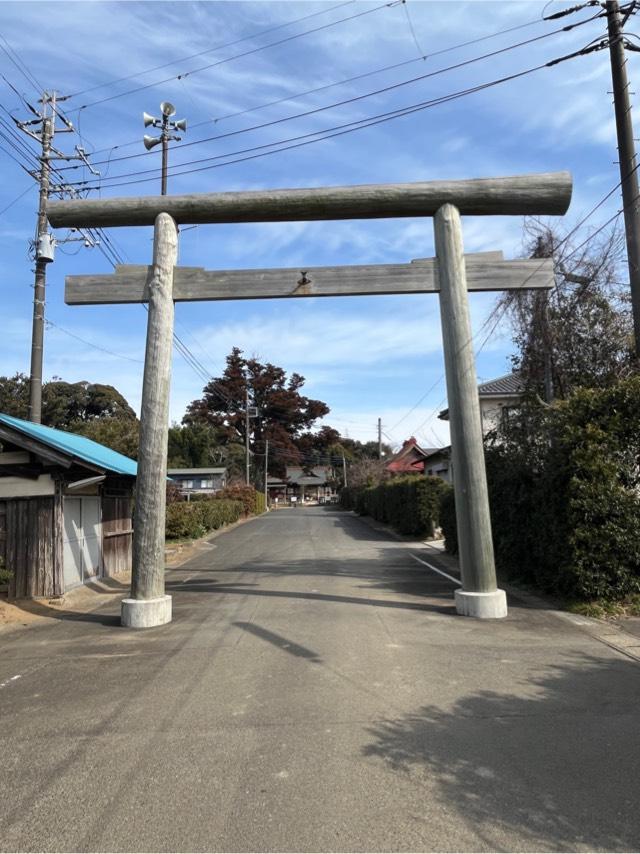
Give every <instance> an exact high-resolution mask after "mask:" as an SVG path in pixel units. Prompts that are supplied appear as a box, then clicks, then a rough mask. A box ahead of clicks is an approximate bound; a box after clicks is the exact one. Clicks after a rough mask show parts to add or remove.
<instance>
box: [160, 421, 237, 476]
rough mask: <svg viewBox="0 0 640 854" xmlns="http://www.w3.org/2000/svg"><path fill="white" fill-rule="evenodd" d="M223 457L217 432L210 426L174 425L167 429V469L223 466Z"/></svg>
mask: <svg viewBox="0 0 640 854" xmlns="http://www.w3.org/2000/svg"><path fill="white" fill-rule="evenodd" d="M224 457H225V452H224V448H223V447H222V445H221V444H220V439H219V431H218V430H217V429H216V428H215V427H212V426H211V425H210V424H201V423H193V424H183V425H179V424H174V425H172V426H171V427H170V428H169V448H168V465H169V468H180V467H183V468H202V467H204V466H210V465H214V464H215V465H223V464H224Z"/></svg>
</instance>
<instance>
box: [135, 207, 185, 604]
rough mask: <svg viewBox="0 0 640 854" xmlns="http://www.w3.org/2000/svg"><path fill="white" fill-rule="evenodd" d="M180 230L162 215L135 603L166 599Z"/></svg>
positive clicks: (152, 287) (143, 418)
mask: <svg viewBox="0 0 640 854" xmlns="http://www.w3.org/2000/svg"><path fill="white" fill-rule="evenodd" d="M177 254H178V231H177V228H176V224H175V222H174V221H173V220H172V219H171V217H170V216H168V215H167V214H166V213H161V214H159V215H158V218H157V220H156V224H155V236H154V243H153V275H152V277H151V281H150V283H149V318H148V321H147V346H146V352H145V360H144V377H143V381H142V402H141V407H140V453H139V455H138V476H137V480H136V518H135V526H134V534H133V572H132V575H131V598H132V599H156V598H159V597H160V596H163V595H164V527H165V512H166V480H167V437H168V432H169V388H170V385H171V357H172V345H173V317H174V308H173V294H172V288H173V271H174V265H175V263H176V258H177Z"/></svg>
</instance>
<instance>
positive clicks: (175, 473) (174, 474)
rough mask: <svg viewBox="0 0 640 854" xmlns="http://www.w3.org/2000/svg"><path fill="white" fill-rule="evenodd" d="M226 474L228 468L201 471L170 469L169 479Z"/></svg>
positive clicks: (203, 469)
mask: <svg viewBox="0 0 640 854" xmlns="http://www.w3.org/2000/svg"><path fill="white" fill-rule="evenodd" d="M225 472H226V468H225V467H224V466H222V467H220V466H218V467H215V466H209V468H199V469H169V470H168V471H167V474H168V475H169V477H178V476H180V477H190V476H191V475H193V476H194V477H199V476H200V475H205V474H224V473H225Z"/></svg>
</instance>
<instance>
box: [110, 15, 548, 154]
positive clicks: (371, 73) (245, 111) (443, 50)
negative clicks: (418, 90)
mask: <svg viewBox="0 0 640 854" xmlns="http://www.w3.org/2000/svg"><path fill="white" fill-rule="evenodd" d="M352 2H353V0H352ZM539 24H540V21H539V20H537V19H536V20H535V21H526V22H525V23H522V24H517V25H516V26H513V27H507V28H506V29H503V30H498V31H496V32H492V33H489V34H487V35H484V36H478V37H477V38H474V39H469V40H468V41H464V42H459V43H458V44H454V45H449V46H448V47H445V48H441V49H440V50H435V51H430V52H429V53H427V54H425V55H424V56H420V57H417V58H413V59H406V60H403V61H402V62H396V63H393V64H391V65H385V66H382V67H381V68H375V69H373V70H371V71H365V72H364V73H362V74H356V75H354V76H353V77H346V78H344V79H343V80H338V81H335V82H333V83H326V84H324V85H322V86H316V87H314V88H312V89H307V90H305V91H304V92H298V93H296V94H293V95H287V96H286V97H283V98H277V99H275V100H272V101H267V102H265V103H262V104H258V105H257V106H255V107H249V108H246V109H243V110H237V111H236V112H233V113H227V114H225V115H222V116H217V117H213V118H209V119H204V120H203V121H200V122H195V123H191V124H190V127H191V128H192V129H193V128H197V127H202V126H203V125H206V124H211V123H213V124H218V123H219V122H221V121H225V120H227V119H232V118H237V117H238V116H244V115H247V114H248V113H253V112H257V111H258V110H263V109H266V108H267V107H273V106H276V105H278V104H282V103H285V102H287V101H294V100H298V99H299V98H303V97H305V96H307V95H314V94H317V93H318V92H323V91H325V90H326V89H332V88H334V87H336V86H343V85H345V84H347V83H354V82H355V81H356V80H364V79H365V78H367V77H373V76H374V75H376V74H382V73H384V72H386V71H393V70H395V69H397V68H402V67H404V66H406V65H414V64H415V63H418V62H424V61H425V60H427V59H433V58H434V57H436V56H441V55H442V54H446V53H452V52H453V51H456V50H459V49H461V48H463V47H470V46H472V45H475V44H479V43H480V42H484V41H488V40H490V39H494V38H497V37H498V36H502V35H507V34H508V33H512V32H515V31H517V30H522V29H525V28H527V27H531V26H534V25H539ZM132 145H140V140H139V139H135V140H131V142H125V143H120V144H118V145H113V146H111V147H106V148H100V149H97V150H96V151H94V154H101V153H102V152H104V151H112V152H113V151H116V150H118V149H121V148H127V147H129V146H132ZM102 162H110V159H109V160H108V161H102ZM95 165H99V162H96V164H95Z"/></svg>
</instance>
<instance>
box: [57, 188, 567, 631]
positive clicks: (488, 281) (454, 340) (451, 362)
mask: <svg viewBox="0 0 640 854" xmlns="http://www.w3.org/2000/svg"><path fill="white" fill-rule="evenodd" d="M571 189H572V182H571V176H570V175H569V174H568V173H566V172H560V173H548V174H540V175H520V176H514V177H507V178H483V179H474V180H470V181H440V182H438V181H434V182H422V183H415V184H378V185H364V186H354V187H324V188H314V189H295V190H267V191H251V192H242V193H204V194H194V195H188V196H151V197H141V198H131V199H117V198H114V199H99V200H87V199H85V200H73V201H59V202H50V204H49V207H48V217H49V221H50V222H51V225H52V226H53V227H55V228H58V227H73V228H80V227H92V228H99V227H113V226H128V225H151V224H153V225H154V226H155V238H154V257H153V265H152V267H150V268H146V267H134V266H123V267H118V268H116V274H115V275H114V276H81V277H68V279H67V282H66V300H67V302H69V303H75V304H78V303H85V304H86V303H94V304H95V303H121V302H148V303H149V322H148V327H147V347H146V358H145V369H144V382H143V392H142V411H141V419H140V420H141V435H140V439H141V441H140V455H139V461H138V484H137V494H136V520H135V526H134V527H135V533H134V546H133V551H134V561H133V578H132V585H131V597H130V598H129V599H125V600H124V601H123V603H122V622H123V624H124V625H128V626H133V627H137V628H143V627H149V626H155V625H161V624H163V623H167V622H169V621H170V620H171V597H169V596H167V595H165V591H164V523H165V489H166V468H167V431H168V422H169V385H170V376H171V349H172V333H173V302H174V301H175V300H216V299H256V298H265V297H274V298H275V297H314V296H347V295H358V294H382V293H427V292H430V291H431V292H433V291H436V292H439V294H440V308H441V321H442V330H443V340H444V355H445V368H446V377H447V394H448V402H449V413H450V416H449V417H450V424H451V446H452V456H453V464H454V470H455V476H454V489H455V497H456V508H457V527H458V542H459V549H460V568H461V575H462V589H461V590H458V591H456V593H455V601H456V608H457V611H458V613H460V614H463V615H465V616H473V617H480V618H496V617H504V616H506V614H507V604H506V597H505V593H504V591H503V590H500V589H498V586H497V582H496V572H495V564H494V557H493V544H492V538H491V522H490V515H489V499H488V491H487V480H486V472H485V465H484V448H483V441H482V425H481V419H480V403H479V398H478V391H477V379H476V370H475V357H474V353H473V348H472V340H473V337H472V333H471V321H470V315H469V304H468V293H467V292H468V289H475V290H505V289H524V288H527V289H528V288H534V287H541V288H550V287H551V286H552V283H553V265H552V261H551V259H536V260H528V261H502V259H501V256H500V254H499V253H485V255H484V256H466V258H465V256H464V254H463V245H462V227H461V220H460V215H461V214H476V215H494V214H502V215H505V214H507V215H516V216H524V215H527V214H532V215H558V214H564V213H565V212H566V210H567V208H568V206H569V202H570V200H571ZM409 216H423V217H424V216H432V217H434V228H435V244H436V262H434V261H433V260H431V259H419V260H416V261H413V262H411V263H410V264H398V265H386V266H385V265H373V266H368V267H367V266H364V267H362V266H351V267H348V266H347V267H333V268H331V267H329V268H317V269H315V270H309V269H308V270H307V272H306V273H305V274H303V275H302V276H301V275H300V273H299V271H292V270H237V271H205V270H203V269H201V268H180V267H177V268H176V267H175V261H176V257H177V227H176V223H180V224H190V223H194V224H197V223H222V222H227V223H231V222H234V223H240V222H283V221H296V220H297V221H300V220H331V219H336V220H339V219H374V218H383V217H409ZM496 254H497V255H498V256H499V257H498V258H497V259H496ZM523 273H524V278H522V274H523ZM105 280H106V281H105Z"/></svg>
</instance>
